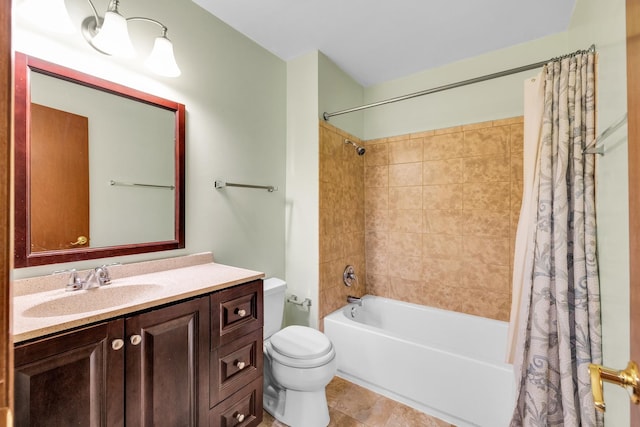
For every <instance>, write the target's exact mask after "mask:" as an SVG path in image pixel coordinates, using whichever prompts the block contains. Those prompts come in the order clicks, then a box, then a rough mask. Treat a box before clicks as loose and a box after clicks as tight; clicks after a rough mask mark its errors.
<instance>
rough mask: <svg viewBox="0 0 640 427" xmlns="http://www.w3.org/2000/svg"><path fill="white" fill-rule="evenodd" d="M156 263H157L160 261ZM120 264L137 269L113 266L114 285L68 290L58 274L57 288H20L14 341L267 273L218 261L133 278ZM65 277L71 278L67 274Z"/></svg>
mask: <svg viewBox="0 0 640 427" xmlns="http://www.w3.org/2000/svg"><path fill="white" fill-rule="evenodd" d="M202 260H207V257H204V258H203V257H202V256H200V258H199V261H202ZM211 260H212V257H211ZM155 263H156V264H158V261H155ZM143 264H144V263H141V265H143ZM127 267H128V268H127ZM118 268H120V269H123V270H124V269H128V270H129V271H135V269H133V270H132V269H131V267H129V266H114V267H110V270H111V269H113V270H114V273H115V274H112V275H111V276H112V281H111V283H110V284H108V285H104V286H102V287H99V288H94V289H89V290H79V291H73V292H66V291H65V289H64V283H66V282H64V281H63V282H62V283H63V284H62V286H60V285H59V282H60V279H59V278H57V286H56V287H55V288H54V289H51V285H47V286H42V285H41V286H39V287H37V286H32V288H35V289H37V291H35V292H25V291H24V289H23V290H21V291H20V292H16V293H15V294H14V295H16V296H14V298H13V340H14V342H15V343H20V342H22V341H26V340H30V339H33V338H37V337H40V336H44V335H48V334H52V333H56V332H61V331H64V330H67V329H72V328H75V327H78V326H82V325H87V324H91V323H95V322H98V321H101V320H106V319H111V318H114V317H119V316H123V315H126V314H129V313H134V312H137V311H141V310H145V309H148V308H151V307H154V306H158V305H162V304H167V303H171V302H174V301H179V300H183V299H186V298H190V297H194V296H198V295H203V294H206V293H209V292H213V291H217V290H220V289H225V288H228V287H231V286H235V285H238V284H241V283H245V282H249V281H251V280H255V279H260V278H263V277H264V273H261V272H258V271H252V270H246V269H243V268H237V267H231V266H228V265H223V264H216V263H214V262H206V263H203V264H197V265H190V266H187V267H181V268H172V269H168V270H164V271H154V272H150V273H145V274H138V275H131V276H128V277H118V276H119V275H118V274H117V273H116V270H118ZM142 271H144V269H142ZM80 277H84V276H82V275H81V276H80ZM116 277H117V278H116ZM63 280H66V276H65V278H64V279H63Z"/></svg>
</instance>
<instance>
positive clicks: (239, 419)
mask: <svg viewBox="0 0 640 427" xmlns="http://www.w3.org/2000/svg"><path fill="white" fill-rule="evenodd" d="M235 418H236V420H238V422H239V423H241V422H243V421H244V414H237V415H236V416H235Z"/></svg>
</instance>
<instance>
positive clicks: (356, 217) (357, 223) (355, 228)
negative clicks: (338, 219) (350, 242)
mask: <svg viewBox="0 0 640 427" xmlns="http://www.w3.org/2000/svg"><path fill="white" fill-rule="evenodd" d="M358 205H359V206H362V204H358ZM358 205H355V204H354V207H353V208H349V207H347V208H345V209H342V210H341V214H342V231H343V233H345V234H348V233H364V209H363V208H359V207H358Z"/></svg>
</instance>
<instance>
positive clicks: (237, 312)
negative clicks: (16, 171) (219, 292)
mask: <svg viewBox="0 0 640 427" xmlns="http://www.w3.org/2000/svg"><path fill="white" fill-rule="evenodd" d="M236 314H237V315H238V316H240V317H244V316H246V315H247V310H245V309H243V308H239V309H237V310H236Z"/></svg>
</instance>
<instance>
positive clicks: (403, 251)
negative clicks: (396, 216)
mask: <svg viewBox="0 0 640 427" xmlns="http://www.w3.org/2000/svg"><path fill="white" fill-rule="evenodd" d="M388 253H389V254H390V255H406V256H410V257H421V256H422V233H395V232H390V233H389V249H388Z"/></svg>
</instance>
